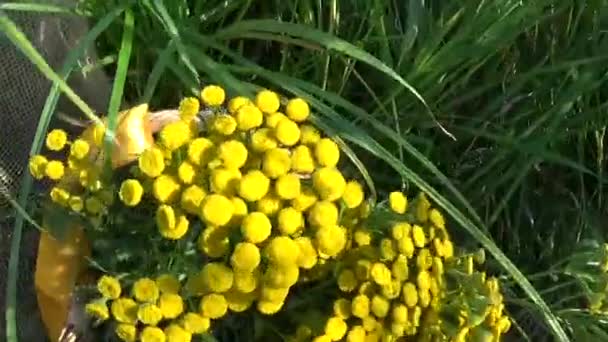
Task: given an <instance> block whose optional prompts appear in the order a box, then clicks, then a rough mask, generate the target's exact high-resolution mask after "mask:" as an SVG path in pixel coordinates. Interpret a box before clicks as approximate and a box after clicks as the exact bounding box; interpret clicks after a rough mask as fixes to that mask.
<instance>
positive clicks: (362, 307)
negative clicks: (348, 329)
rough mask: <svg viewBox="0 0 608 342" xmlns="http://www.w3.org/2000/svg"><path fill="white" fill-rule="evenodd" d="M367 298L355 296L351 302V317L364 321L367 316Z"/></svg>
mask: <svg viewBox="0 0 608 342" xmlns="http://www.w3.org/2000/svg"><path fill="white" fill-rule="evenodd" d="M369 304H370V303H369V298H368V297H367V296H366V295H357V296H355V297H354V298H353V300H352V302H351V306H350V307H351V311H352V313H353V316H355V317H358V318H361V319H364V318H366V317H367V316H369Z"/></svg>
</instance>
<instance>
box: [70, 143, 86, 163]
mask: <svg viewBox="0 0 608 342" xmlns="http://www.w3.org/2000/svg"><path fill="white" fill-rule="evenodd" d="M89 149H90V147H89V143H88V142H86V141H85V140H83V139H76V140H74V142H73V143H72V146H70V156H72V157H74V158H76V159H83V158H84V157H86V156H87V154H89Z"/></svg>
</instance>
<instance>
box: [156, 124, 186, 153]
mask: <svg viewBox="0 0 608 342" xmlns="http://www.w3.org/2000/svg"><path fill="white" fill-rule="evenodd" d="M158 137H159V140H160V143H161V145H162V146H163V147H165V148H166V149H167V150H168V151H175V150H177V149H178V148H180V147H182V146H184V145H185V144H186V143H188V141H189V140H190V139H191V138H192V129H191V127H190V124H189V123H188V122H185V121H181V120H179V121H175V122H171V123H169V124H167V125H165V126H164V127H163V129H161V131H160V133H159V134H158Z"/></svg>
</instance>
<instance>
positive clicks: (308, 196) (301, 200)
mask: <svg viewBox="0 0 608 342" xmlns="http://www.w3.org/2000/svg"><path fill="white" fill-rule="evenodd" d="M316 202H317V195H316V194H315V192H314V191H313V190H312V189H311V188H309V187H307V186H303V187H302V189H300V195H298V197H296V198H294V199H293V200H292V201H291V206H292V207H293V208H294V209H295V210H297V211H306V210H308V209H309V208H310V207H312V206H313V205H314V204H315V203H316Z"/></svg>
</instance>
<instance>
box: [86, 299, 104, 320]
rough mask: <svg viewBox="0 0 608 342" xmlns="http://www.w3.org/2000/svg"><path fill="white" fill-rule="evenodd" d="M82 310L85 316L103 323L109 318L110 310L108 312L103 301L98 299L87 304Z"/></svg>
mask: <svg viewBox="0 0 608 342" xmlns="http://www.w3.org/2000/svg"><path fill="white" fill-rule="evenodd" d="M84 310H85V312H86V314H87V315H89V316H91V317H93V318H95V319H96V320H98V321H105V320H107V319H108V318H110V310H108V306H107V305H106V302H105V300H103V299H98V300H95V301H92V302H90V303H87V304H86V305H85V307H84Z"/></svg>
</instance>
